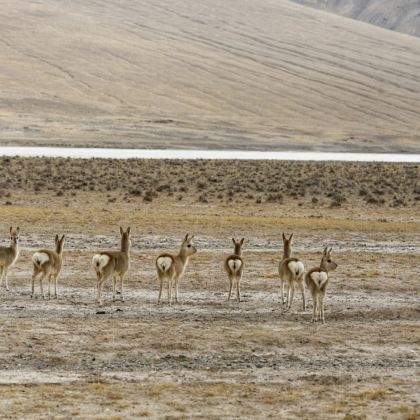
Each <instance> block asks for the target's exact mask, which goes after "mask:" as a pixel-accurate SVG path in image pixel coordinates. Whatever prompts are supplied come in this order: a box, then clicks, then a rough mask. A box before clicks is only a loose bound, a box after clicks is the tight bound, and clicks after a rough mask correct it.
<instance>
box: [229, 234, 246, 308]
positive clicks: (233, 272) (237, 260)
mask: <svg viewBox="0 0 420 420" xmlns="http://www.w3.org/2000/svg"><path fill="white" fill-rule="evenodd" d="M244 240H245V238H242V239H241V240H240V241H239V240H238V241H236V240H235V238H232V242H233V245H234V252H233V254H232V255H229V257H227V258H226V260H225V270H226V273H227V275H228V277H229V282H230V286H229V294H228V302H229V301H230V296H231V294H232V287H233V285H234V284H236V299H237V300H238V302H240V301H241V285H240V283H241V278H242V271H243V268H244V262H243V260H242V257H241V256H242V246H243V244H244Z"/></svg>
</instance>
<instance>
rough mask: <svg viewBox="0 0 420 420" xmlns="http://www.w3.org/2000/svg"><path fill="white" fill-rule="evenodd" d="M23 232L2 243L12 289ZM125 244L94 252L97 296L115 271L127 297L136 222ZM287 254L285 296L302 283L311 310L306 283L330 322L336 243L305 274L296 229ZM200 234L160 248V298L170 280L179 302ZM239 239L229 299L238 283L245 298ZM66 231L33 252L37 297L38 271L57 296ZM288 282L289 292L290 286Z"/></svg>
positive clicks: (3, 273)
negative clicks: (170, 249)
mask: <svg viewBox="0 0 420 420" xmlns="http://www.w3.org/2000/svg"><path fill="white" fill-rule="evenodd" d="M19 232H20V229H19V227H17V228H16V229H13V228H12V227H11V228H10V241H11V243H10V246H8V247H6V246H0V286H1V285H2V283H3V277H4V278H5V283H6V290H9V284H8V281H7V274H8V270H9V268H10V267H12V266H13V265H14V264H15V263H16V261H17V259H18V257H19ZM120 234H121V249H120V250H119V251H101V252H98V253H97V254H95V255H94V256H93V258H92V265H93V268H94V270H95V272H96V301H97V303H99V305H102V287H103V284H104V283H105V281H106V280H107V279H108V278H110V277H112V279H113V300H114V301H115V300H117V297H116V295H117V294H119V295H120V297H119V299H120V300H124V295H123V286H124V276H125V275H126V273H127V271H128V270H129V268H130V248H131V234H130V228H129V227H128V228H127V230H125V231H124V229H123V228H122V227H120ZM282 236H283V257H282V259H281V261H280V263H279V278H280V289H281V301H282V304H283V305H286V307H287V308H288V309H290V308H291V306H292V304H293V299H294V294H295V287H296V286H299V288H300V292H301V294H302V301H303V310H306V300H305V284H306V286H307V287H308V289H309V291H310V292H311V295H312V302H313V313H312V322H316V321H321V322H322V323H325V316H324V298H325V293H326V289H327V286H328V281H329V272H331V271H333V270H335V269H336V268H337V264H336V263H335V262H334V261H332V259H331V252H332V248H330V249H328V248H325V249H324V251H323V254H322V258H321V263H320V265H319V267H315V268H312V269H310V270H309V271H307V272H306V274H305V267H304V264H303V262H302V261H300V260H299V259H298V258H295V257H292V239H293V234H291V235H290V236H289V237H287V236H286V235H285V234H284V233H283V235H282ZM193 238H194V236H190V235H189V234H187V235H185V237H184V239H183V240H182V243H181V247H180V250H179V252H178V254H168V253H163V254H160V255H159V256H158V257H157V258H156V261H155V265H156V270H157V277H158V280H159V297H158V304H160V302H161V298H162V290H163V287H164V283H166V286H167V291H168V303H169V304H172V294H173V291H174V292H175V302H178V285H179V281H180V279H181V278H182V276H183V274H184V272H185V269H186V267H187V264H188V261H189V258H190V257H191V256H192V255H194V254H195V253H196V252H197V249H196V248H195V247H194V246H193V244H192V240H193ZM232 241H233V244H234V252H233V254H231V255H229V256H228V257H226V259H225V261H224V268H225V270H226V273H227V276H228V279H229V292H228V301H230V298H231V294H232V289H233V287H234V286H235V287H236V298H237V301H238V302H240V301H241V288H240V282H241V278H242V273H243V270H244V267H245V263H244V260H243V258H242V247H243V245H244V242H245V239H244V238H242V239H241V240H236V239H234V238H232ZM64 242H65V235H63V236H62V237H61V238H60V237H59V236H58V235H56V236H55V249H54V250H48V249H40V250H38V251H36V252H35V253H34V254H33V256H32V263H33V274H32V293H31V298H34V296H35V280H36V278H37V277H38V278H39V283H40V290H41V296H42V299H45V294H44V287H43V281H44V279H45V278H46V277H48V298H49V299H50V298H51V282H52V280H53V281H54V298H57V280H58V278H59V276H60V272H61V268H62V264H63V248H64ZM117 278H119V280H120V282H119V283H120V284H119V291H118V292H117ZM285 283H286V286H287V291H286V295H285V293H284V286H285Z"/></svg>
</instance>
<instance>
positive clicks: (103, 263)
mask: <svg viewBox="0 0 420 420" xmlns="http://www.w3.org/2000/svg"><path fill="white" fill-rule="evenodd" d="M120 234H121V251H104V252H99V253H98V254H95V255H94V256H93V258H92V263H93V267H94V268H95V271H96V279H97V281H96V301H97V302H98V303H99V305H102V286H103V284H104V282H105V280H107V279H108V278H109V277H111V276H112V277H113V288H112V300H113V301H115V300H116V297H115V293H116V285H117V277H119V278H120V294H121V297H120V299H121V300H122V301H124V296H123V285H124V276H125V274H126V273H127V271H128V269H129V268H130V248H131V235H130V228H129V227H128V228H127V230H126V231H125V232H124V230H123V228H122V227H120Z"/></svg>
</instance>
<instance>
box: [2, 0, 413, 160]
mask: <svg viewBox="0 0 420 420" xmlns="http://www.w3.org/2000/svg"><path fill="white" fill-rule="evenodd" d="M419 69H420V39H419V38H416V37H409V36H406V35H403V34H400V33H398V32H392V31H388V30H385V29H381V28H378V27H376V26H373V25H366V24H363V23H361V22H358V21H356V20H351V19H346V18H343V17H342V16H338V15H335V14H333V13H325V12H321V11H319V10H316V9H313V8H311V7H307V6H302V5H299V4H296V3H292V2H290V1H288V0H211V1H210V0H178V1H176V2H172V1H168V0H147V1H138V0H95V1H87V0H72V1H68V0H37V1H30V2H29V1H27V0H3V1H2V7H1V8H0V86H1V90H0V145H6V144H9V145H10V144H20V145H23V144H26V145H28V144H33V145H36V144H38V145H39V144H43V145H79V146H112V147H118V146H120V147H148V148H162V147H163V148H166V147H172V148H209V149H216V148H222V149H254V150H255V149H266V150H285V149H286V150H287V149H295V150H296V149H298V150H304V149H306V150H308V149H309V150H311V149H312V150H314V149H318V150H324V151H335V150H337V151H359V152H360V151H376V152H380V151H386V152H391V151H411V152H414V151H415V152H417V153H420V72H419Z"/></svg>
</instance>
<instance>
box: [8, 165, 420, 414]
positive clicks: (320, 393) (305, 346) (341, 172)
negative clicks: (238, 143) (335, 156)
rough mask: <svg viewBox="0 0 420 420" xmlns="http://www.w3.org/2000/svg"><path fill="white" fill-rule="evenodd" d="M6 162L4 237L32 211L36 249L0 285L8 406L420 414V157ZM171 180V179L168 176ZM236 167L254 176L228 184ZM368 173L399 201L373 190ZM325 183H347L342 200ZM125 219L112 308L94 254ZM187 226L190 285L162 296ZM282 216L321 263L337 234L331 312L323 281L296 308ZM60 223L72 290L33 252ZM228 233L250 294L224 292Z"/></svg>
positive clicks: (298, 244)
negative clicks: (318, 309) (289, 289)
mask: <svg viewBox="0 0 420 420" xmlns="http://www.w3.org/2000/svg"><path fill="white" fill-rule="evenodd" d="M7 165H9V166H8V168H9V172H7V174H8V176H9V177H10V179H11V180H12V181H13V182H14V184H13V185H14V188H7V186H6V185H2V186H1V190H2V204H1V206H0V211H1V215H2V217H1V222H0V228H1V232H3V234H2V237H3V239H2V243H7V231H8V227H9V225H13V226H16V225H20V226H21V230H22V243H21V245H22V248H23V249H22V253H21V257H20V259H19V261H18V262H17V264H16V265H15V266H14V267H13V268H12V269H11V271H10V277H9V283H10V285H11V290H10V291H9V292H6V291H5V290H4V288H2V289H1V290H0V327H1V328H0V391H1V395H2V398H1V401H0V412H1V413H2V414H1V416H2V417H4V418H16V417H20V418H28V417H31V418H51V417H53V416H54V417H57V418H127V417H146V418H147V417H149V418H168V419H169V418H214V419H216V418H270V417H271V418H313V417H317V418H328V419H329V418H331V419H335V418H343V419H344V418H346V419H364V418H367V419H377V418H387V419H394V418H396V419H415V418H416V417H417V416H418V415H419V407H420V406H419V404H420V400H419V393H418V385H419V381H418V378H419V373H420V366H419V286H418V280H419V275H420V271H419V267H420V264H419V262H420V241H419V237H420V214H419V211H418V210H419V204H418V203H419V202H418V200H417V199H416V197H418V191H417V190H416V188H417V184H416V182H418V181H417V180H418V176H417V178H416V175H418V170H419V169H418V166H416V165H388V164H381V165H376V164H375V165H364V164H357V165H356V164H340V163H337V164H333V163H331V164H325V165H324V166H322V164H314V163H307V164H294V163H288V162H284V163H282V164H277V163H275V162H272V163H268V162H261V163H249V162H244V163H243V164H240V163H229V162H226V163H223V164H220V165H219V166H217V165H215V164H214V163H213V162H204V161H202V162H178V163H175V162H171V161H165V162H138V161H133V162H128V163H127V162H125V163H123V162H119V161H97V160H89V161H83V162H82V161H72V160H58V159H57V160H42V159H10V160H9V161H4V160H3V165H2V170H3V171H4V168H5V167H7ZM290 169H293V170H294V173H296V174H297V175H296V177H295V178H294V179H293V183H294V186H292V187H290V188H289V187H288V186H287V183H286V182H282V178H281V177H282V173H283V172H282V171H285V172H286V171H287V170H290ZM330 171H333V172H330ZM285 172H284V173H285ZM353 172H354V173H355V174H357V173H360V174H363V176H362V175H360V176H359V177H352V176H348V174H349V173H353ZM47 173H49V174H50V175H49V177H45V176H43V175H45V174H47ZM331 173H333V174H334V176H330V174H331ZM258 174H259V175H258ZM277 174H279V179H277V178H276V175H277ZM323 174H324V175H323ZM309 175H311V176H309ZM312 175H313V177H312ZM212 176H217V177H218V178H217V182H215V183H212V181H211V180H209V177H212ZM306 176H308V178H306ZM264 177H266V180H267V182H266V183H265V185H264V182H263V178H264ZM80 178H83V179H85V180H86V182H87V185H80V184H79V179H80ZM180 178H183V179H184V182H182V183H179V182H178V179H180ZM310 179H313V180H315V181H316V182H315V183H314V184H313V185H306V184H305V182H306V181H308V180H310ZM135 180H137V182H134V181H135ZM252 180H255V181H256V182H257V183H258V188H259V186H264V190H263V191H257V189H256V188H257V186H256V185H254V184H253V183H251V181H252ZM42 182H43V184H42ZM199 182H205V184H206V185H205V186H200V185H201V184H200V185H198V183H199ZM165 183H166V184H168V185H169V186H170V189H168V188H166V187H165V188H164V189H163V190H162V191H159V186H160V185H163V184H165ZM240 183H243V185H242V184H241V188H243V189H244V191H240V192H234V195H233V196H232V197H231V196H230V195H229V194H227V193H226V192H228V191H230V189H232V190H233V191H234V187H235V186H237V185H238V184H240ZM335 183H336V184H337V185H335ZM108 184H109V185H110V189H109V190H108V189H107V185H108ZM387 184H388V185H387ZM303 185H306V186H305V190H306V193H305V194H304V195H300V189H301V188H303ZM91 186H93V188H92V189H91ZM181 186H183V187H186V190H185V191H180V190H179V188H180V187H181ZM340 186H344V187H343V188H342V189H341V190H340V189H339V187H340ZM276 187H278V188H279V191H277V192H270V191H268V189H269V188H276ZM361 188H366V189H367V190H368V194H369V195H372V196H374V197H376V196H378V197H383V198H384V201H385V202H384V203H382V204H380V203H379V204H378V203H376V204H375V203H369V202H367V201H366V200H365V195H362V196H361V195H360V193H359V191H360V189H361ZM374 188H378V189H379V188H382V189H384V190H385V193H384V194H379V195H374V192H373V189H374ZM134 189H136V190H137V189H138V191H139V192H135V193H133V192H130V190H134ZM213 189H214V190H215V191H213ZM218 189H220V192H221V193H222V194H223V197H222V198H218V196H217V194H218V193H219V191H218ZM147 191H155V192H156V195H155V194H148V193H147ZM294 191H297V192H298V196H297V198H295V197H294V195H292V192H294ZM316 191H319V196H318V197H319V201H318V202H313V201H312V197H314V196H317V195H316ZM329 193H332V194H338V193H339V194H340V195H341V196H343V197H344V198H345V200H343V201H341V203H340V205H333V206H332V205H331V202H332V201H333V200H334V198H333V197H330V196H329V195H328V194H329ZM202 194H206V196H207V201H208V202H203V200H201V199H200V195H202ZM247 194H252V195H254V198H253V199H248V198H247ZM257 194H258V195H259V196H261V198H262V199H261V203H257V202H256V197H255V196H256V195H257ZM269 194H282V196H283V197H282V200H281V201H277V202H276V201H271V200H268V199H267V198H268V197H269ZM179 195H182V200H179V199H178V196H179ZM146 196H150V197H151V200H150V201H149V200H148V199H146V200H145V197H146ZM394 196H395V197H396V198H394ZM400 198H401V199H402V198H404V203H399V204H398V205H396V204H394V202H395V201H396V200H399V199H400ZM6 201H8V202H9V203H10V204H7V205H6ZM120 224H121V225H123V226H127V225H131V227H132V230H133V250H132V266H131V269H130V271H129V275H128V277H127V285H126V286H127V289H126V296H125V297H126V300H125V302H115V303H113V302H112V301H111V287H110V286H111V285H110V284H108V285H107V286H106V288H105V294H104V301H105V304H104V307H102V308H98V307H97V306H96V304H95V303H94V285H95V277H94V273H93V271H92V269H91V267H90V260H91V257H92V255H93V253H94V252H95V251H96V250H97V249H108V248H115V247H116V246H118V226H119V225H120ZM187 231H188V232H190V233H194V234H195V235H196V243H195V244H196V246H197V248H198V250H199V252H198V253H197V254H196V256H195V257H194V258H193V259H192V260H191V262H190V266H189V267H188V269H187V272H186V275H185V278H184V279H183V280H182V282H181V287H180V297H181V303H179V304H175V305H173V306H172V307H169V305H167V304H166V303H164V304H162V305H161V306H157V305H156V299H157V281H156V275H155V272H154V265H153V263H154V258H155V257H156V256H157V255H158V253H159V252H161V251H162V250H168V251H171V250H175V249H176V248H178V244H179V240H180V238H181V237H182V236H183V235H185V233H186V232H187ZM283 231H285V232H292V231H293V232H295V251H296V255H298V256H299V257H300V258H301V259H302V260H303V261H304V262H305V265H306V267H308V268H309V267H311V266H313V265H315V264H317V263H318V262H319V259H320V251H321V250H322V248H323V247H324V246H326V245H330V246H333V247H334V249H335V253H334V255H335V260H336V261H337V263H338V269H337V271H336V272H334V273H333V274H332V278H331V283H330V286H329V291H328V295H327V299H326V324H325V325H319V324H311V323H310V313H311V309H312V307H311V302H310V298H309V296H308V299H309V308H308V310H307V311H306V312H304V311H303V310H302V307H301V296H300V293H299V292H297V294H296V300H295V304H294V307H293V308H292V310H291V311H285V310H284V309H283V308H282V306H281V304H280V300H279V283H278V279H277V274H276V272H277V265H278V261H279V259H280V245H281V244H280V241H281V233H282V232H283ZM55 233H66V235H67V236H68V242H67V245H66V250H65V265H64V270H63V274H62V278H61V280H60V282H59V286H60V287H59V299H58V300H57V301H55V300H51V301H45V302H43V301H41V300H40V299H39V298H38V299H35V300H31V299H30V275H31V264H30V257H31V255H32V252H33V251H34V250H35V249H37V248H38V247H44V246H51V244H52V243H53V237H54V235H55ZM232 236H236V237H238V236H244V237H245V238H246V239H247V241H246V244H245V250H244V260H245V264H246V266H245V272H244V277H243V287H242V288H243V302H241V303H240V304H239V305H238V304H237V303H236V302H231V303H230V304H228V303H227V302H226V297H227V281H226V280H227V279H226V275H225V274H224V273H223V269H222V261H223V257H224V256H225V255H227V254H228V253H229V252H230V251H231V240H230V238H231V237H232ZM36 292H37V294H38V295H39V288H38V287H37V289H36Z"/></svg>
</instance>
